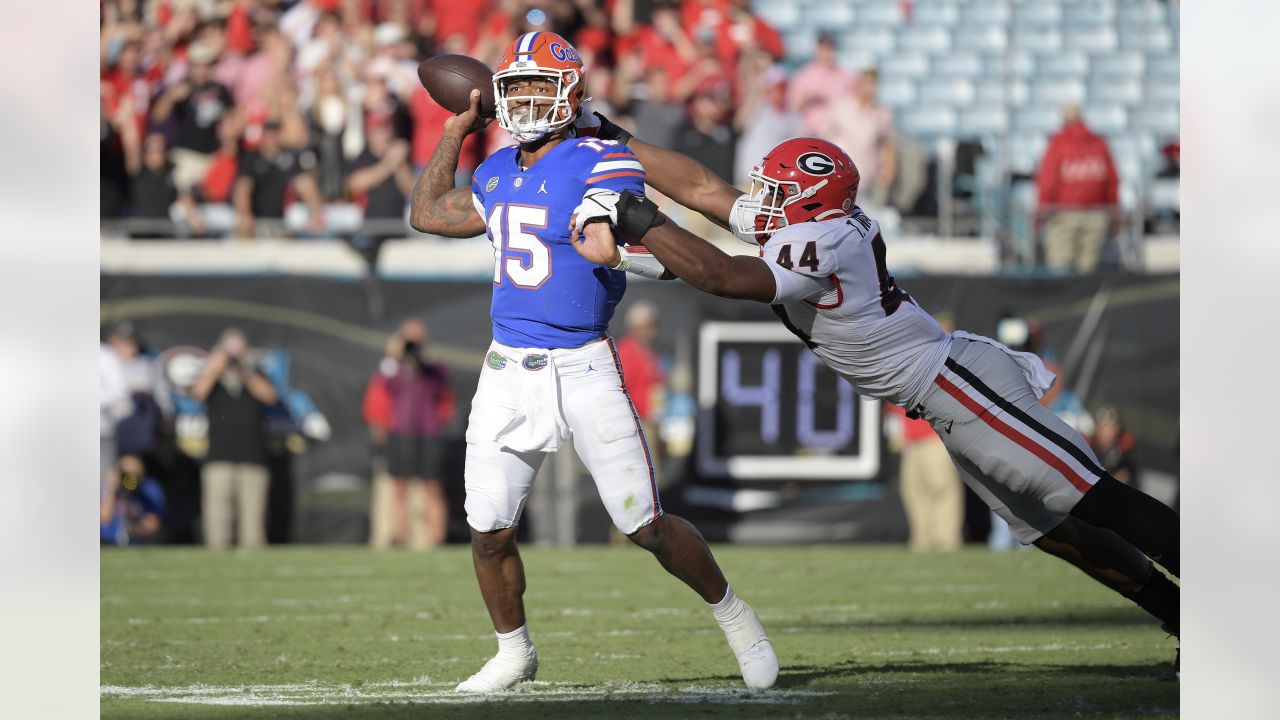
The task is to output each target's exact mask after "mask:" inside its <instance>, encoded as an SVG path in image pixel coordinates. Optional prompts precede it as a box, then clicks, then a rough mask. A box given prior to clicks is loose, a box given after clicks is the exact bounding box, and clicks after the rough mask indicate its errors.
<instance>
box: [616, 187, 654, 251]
mask: <svg viewBox="0 0 1280 720" xmlns="http://www.w3.org/2000/svg"><path fill="white" fill-rule="evenodd" d="M666 221H667V216H665V215H663V214H662V213H660V212H658V206H657V205H656V204H654V202H653V201H652V200H650V199H649V198H647V197H645V196H643V195H637V194H635V193H634V192H632V191H630V190H623V191H622V194H621V196H620V197H619V199H618V223H617V225H616V226H615V227H616V228H617V232H618V237H620V238H622V239H623V240H624V241H625V242H627V243H630V244H632V245H639V244H642V243H641V242H640V238H642V237H644V234H645V233H647V232H649V229H650V228H656V227H658V226H659V225H661V224H662V223H664V222H666Z"/></svg>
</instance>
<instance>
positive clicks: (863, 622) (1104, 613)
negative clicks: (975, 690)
mask: <svg viewBox="0 0 1280 720" xmlns="http://www.w3.org/2000/svg"><path fill="white" fill-rule="evenodd" d="M771 625H772V626H783V627H787V628H799V629H801V630H812V631H813V632H815V633H825V632H827V631H829V630H839V631H842V632H848V631H850V630H856V629H858V628H868V629H875V630H892V629H904V630H909V629H911V628H955V629H961V630H963V629H988V628H1009V627H1019V626H1038V627H1041V628H1043V629H1044V630H1045V631H1046V632H1049V631H1053V630H1057V629H1063V630H1067V629H1071V630H1073V631H1074V630H1079V629H1081V628H1085V627H1088V626H1090V625H1094V626H1105V627H1121V626H1127V627H1141V626H1144V625H1145V626H1149V627H1150V628H1151V631H1152V632H1153V633H1159V634H1161V635H1165V633H1163V632H1162V631H1161V630H1160V624H1159V623H1158V622H1156V621H1155V620H1154V619H1153V618H1152V617H1151V616H1150V615H1147V614H1145V613H1143V612H1142V611H1141V610H1138V609H1137V608H1129V607H1115V608H1084V609H1078V610H1077V609H1072V608H1061V609H1058V610H1054V611H1050V612H1038V613H1022V614H1016V615H999V616H994V617H978V616H974V615H965V614H963V613H954V614H951V615H950V616H947V615H943V616H941V617H938V616H934V617H925V618H920V619H915V618H885V617H880V618H871V619H861V618H857V619H852V620H845V621H831V620H827V619H824V618H818V617H812V618H810V617H808V616H805V615H802V616H800V618H799V619H797V620H793V621H791V622H779V621H774V622H773V623H771ZM1067 625H1069V626H1071V627H1070V628H1057V627H1055V626H1067Z"/></svg>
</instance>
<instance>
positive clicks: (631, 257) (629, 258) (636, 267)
mask: <svg viewBox="0 0 1280 720" xmlns="http://www.w3.org/2000/svg"><path fill="white" fill-rule="evenodd" d="M618 253H619V254H620V256H621V259H620V260H618V264H617V265H614V266H612V267H611V268H610V269H611V270H622V271H623V272H629V273H631V274H632V275H639V276H640V277H647V278H650V279H652V280H661V279H662V276H663V275H665V274H666V272H667V268H666V267H665V266H664V265H663V264H662V263H661V262H659V261H658V258H656V257H654V256H653V254H652V253H649V252H647V251H645V252H640V251H636V252H631V251H629V250H627V249H626V248H625V247H621V246H619V247H618Z"/></svg>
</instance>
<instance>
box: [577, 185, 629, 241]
mask: <svg viewBox="0 0 1280 720" xmlns="http://www.w3.org/2000/svg"><path fill="white" fill-rule="evenodd" d="M620 199H622V196H621V195H619V194H618V193H616V192H614V191H612V190H607V189H605V188H592V189H591V190H588V191H587V193H586V194H585V195H583V196H582V203H581V204H580V205H578V207H576V208H574V210H573V212H574V214H575V215H577V216H578V219H577V220H576V221H575V222H574V228H575V229H577V231H578V232H582V228H583V227H584V226H585V225H586V224H587V221H588V220H593V219H601V220H608V221H609V224H610V225H617V224H618V201H619V200H620Z"/></svg>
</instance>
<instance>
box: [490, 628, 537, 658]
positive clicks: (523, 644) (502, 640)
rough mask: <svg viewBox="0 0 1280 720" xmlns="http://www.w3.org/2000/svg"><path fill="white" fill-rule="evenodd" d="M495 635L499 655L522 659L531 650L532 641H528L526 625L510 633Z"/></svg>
mask: <svg viewBox="0 0 1280 720" xmlns="http://www.w3.org/2000/svg"><path fill="white" fill-rule="evenodd" d="M496 634H497V636H498V654H499V655H508V656H518V657H524V656H525V655H528V654H529V653H530V651H531V650H532V649H533V641H532V640H530V639H529V624H528V623H525V624H524V625H521V626H520V627H518V628H516V629H515V630H512V631H511V632H505V633H496Z"/></svg>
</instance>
